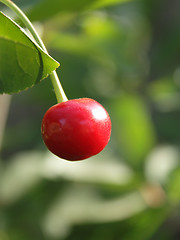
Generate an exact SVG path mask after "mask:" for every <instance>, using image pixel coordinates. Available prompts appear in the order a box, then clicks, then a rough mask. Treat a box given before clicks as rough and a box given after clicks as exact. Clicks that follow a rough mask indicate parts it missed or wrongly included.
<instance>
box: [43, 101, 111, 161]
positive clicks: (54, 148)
mask: <svg viewBox="0 0 180 240" xmlns="http://www.w3.org/2000/svg"><path fill="white" fill-rule="evenodd" d="M41 133H42V138H43V140H44V143H45V144H46V146H47V148H48V149H49V150H50V151H51V152H52V153H54V154H55V155H57V156H59V157H60V158H63V159H66V160H71V161H75V160H82V159H86V158H89V157H91V156H93V155H96V154H98V153H99V152H101V151H102V150H103V149H104V148H105V146H106V145H107V143H108V141H109V139H110V135H111V120H110V117H109V115H108V113H107V111H106V110H105V109H104V107H103V106H102V105H101V104H100V103H98V102H96V101H95V100H93V99H89V98H80V99H73V100H68V101H66V102H62V103H58V104H56V105H54V106H52V107H51V108H49V109H48V110H47V112H46V113H45V115H44V117H43V120H42V126H41Z"/></svg>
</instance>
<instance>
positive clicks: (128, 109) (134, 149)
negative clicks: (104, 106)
mask: <svg viewBox="0 0 180 240" xmlns="http://www.w3.org/2000/svg"><path fill="white" fill-rule="evenodd" d="M113 119H114V120H113ZM112 120H113V126H114V128H115V129H116V132H115V133H114V134H115V138H116V140H117V143H118V146H119V149H120V151H121V154H123V155H124V158H125V159H126V160H127V161H128V162H129V163H130V164H131V165H132V166H133V167H140V166H142V164H143V161H144V160H145V157H146V156H147V154H148V153H149V151H150V150H151V149H152V147H153V146H154V144H155V141H156V136H155V130H154V127H153V123H152V121H151V117H150V114H149V112H148V109H147V106H146V105H145V103H144V100H143V98H141V97H139V96H138V95H135V94H134V95H129V94H124V95H123V96H121V97H120V98H119V99H118V100H116V101H115V102H113V103H112Z"/></svg>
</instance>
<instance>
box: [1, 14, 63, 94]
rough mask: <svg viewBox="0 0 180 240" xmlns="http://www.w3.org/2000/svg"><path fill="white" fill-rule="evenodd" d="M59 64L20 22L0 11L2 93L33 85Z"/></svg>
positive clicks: (13, 91) (17, 90)
mask: <svg viewBox="0 0 180 240" xmlns="http://www.w3.org/2000/svg"><path fill="white" fill-rule="evenodd" d="M58 66H59V63H57V62H56V61H55V60H53V59H52V58H51V57H50V56H49V55H47V54H46V53H45V52H44V51H42V50H41V49H40V48H39V47H38V46H37V45H36V44H35V43H34V42H32V40H30V38H29V37H28V36H27V35H26V34H25V33H24V32H23V31H22V30H21V29H20V28H19V27H18V25H16V24H15V23H14V22H13V21H11V20H10V19H9V18H8V17H6V16H5V15H4V14H2V13H0V93H15V92H19V91H21V90H24V89H27V88H29V87H32V86H33V85H34V84H37V83H38V82H39V81H40V80H42V79H44V78H46V77H47V76H48V75H49V74H50V73H51V72H52V71H53V70H55V69H56V68H57V67H58Z"/></svg>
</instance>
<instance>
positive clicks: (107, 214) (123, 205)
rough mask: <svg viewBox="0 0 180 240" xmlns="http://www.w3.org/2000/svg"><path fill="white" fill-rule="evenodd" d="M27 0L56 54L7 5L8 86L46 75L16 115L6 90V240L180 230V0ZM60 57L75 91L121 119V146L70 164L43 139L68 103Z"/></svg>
mask: <svg viewBox="0 0 180 240" xmlns="http://www.w3.org/2000/svg"><path fill="white" fill-rule="evenodd" d="M15 2H16V3H17V4H18V5H19V6H20V7H21V8H22V9H23V10H24V11H25V12H26V13H27V15H28V16H29V17H30V19H31V20H32V21H35V22H34V26H35V27H36V29H37V30H38V32H39V33H41V35H42V38H43V41H44V42H45V45H46V46H47V49H48V52H49V53H50V55H51V56H53V59H52V58H51V57H50V56H49V55H47V54H46V53H44V52H43V51H42V50H41V49H40V48H38V46H37V45H36V44H35V43H34V42H33V40H31V37H30V38H29V37H28V36H27V34H28V33H27V32H26V33H24V30H22V29H21V30H20V29H19V28H18V27H17V25H15V24H14V22H12V21H11V20H10V19H9V18H6V17H5V16H4V15H3V14H0V63H1V64H0V84H1V86H0V87H1V88H0V89H3V88H4V89H6V91H5V90H1V92H8V93H11V92H17V91H19V90H22V89H26V88H27V87H30V86H32V85H34V84H36V83H38V84H36V85H35V86H34V87H33V88H30V89H26V91H22V92H20V93H18V94H14V95H13V96H12V97H11V98H12V100H11V105H10V108H9V113H8V117H7V121H6V119H5V114H6V112H7V107H8V104H7V103H6V97H7V96H6V95H1V96H0V105H1V106H0V107H1V114H0V132H4V136H3V142H2V146H1V161H0V206H1V210H0V240H32V239H34V240H46V239H47V240H72V239H73V240H76V239H78V240H81V239H82V240H84V239H87V240H99V239H103V240H119V239H122V240H131V239H134V240H154V239H159V240H175V239H179V236H180V232H179V216H180V212H179V205H180V194H179V182H180V177H179V176H180V175H179V171H180V166H179V159H180V152H179V144H180V135H179V132H180V125H179V116H180V105H179V90H180V81H179V79H180V68H179V57H178V56H179V53H180V48H179V42H180V35H179V23H180V21H179V16H180V14H179V9H180V8H179V2H178V1H175V0H174V1H170V0H167V1H161V0H158V1H151V0H147V1H143V0H139V1H125V0H123V1H122V0H121V1H120V0H116V1H115V0H112V1H110V0H93V1H72V0H71V1H70V0H69V1H65V0H59V1H55V0H51V1H50V0H41V1H40V0H39V1H34V0H33V1H32V0H31V1H30V0H19V1H15ZM0 8H1V9H2V11H3V13H5V14H6V15H8V16H11V17H12V18H13V19H14V20H15V21H16V22H17V23H18V24H19V26H21V27H24V26H23V25H22V24H21V22H20V21H19V20H18V19H17V18H16V16H14V15H13V14H12V13H11V12H9V10H7V8H6V7H4V6H2V5H0ZM172 16H173V17H172ZM4 21H6V25H4ZM5 26H6V27H5ZM5 31H6V33H5ZM54 59H56V60H57V62H60V63H61V66H60V67H59V68H58V69H57V72H58V75H59V76H60V79H61V82H62V85H63V87H64V89H65V92H66V93H67V96H68V97H69V98H70V99H73V98H79V97H90V98H94V99H96V100H97V101H99V102H100V103H101V104H102V105H104V106H105V107H106V109H107V110H108V112H109V114H110V116H111V119H112V137H111V140H110V143H109V145H108V146H107V148H106V149H105V150H104V151H103V152H102V153H100V154H99V155H97V156H95V157H93V158H91V159H87V160H85V161H81V162H76V163H72V162H67V161H65V160H61V159H58V158H57V157H55V156H53V155H52V154H51V153H49V152H47V150H46V148H45V146H44V145H43V142H42V139H41V135H40V125H41V120H42V118H43V115H44V113H45V112H46V110H47V109H48V108H49V107H50V106H51V105H53V104H55V103H56V100H55V95H54V92H53V90H52V86H51V82H50V79H49V78H46V79H44V80H43V81H40V80H41V79H43V78H44V77H45V76H47V75H48V74H50V72H51V71H52V70H54V69H55V68H57V67H58V63H57V62H56V61H55V60H54ZM36 61H37V62H38V64H36ZM29 67H30V68H29ZM27 71H30V73H29V72H28V73H29V74H26V73H27ZM5 73H6V74H5ZM14 73H16V74H14ZM27 75H28V76H29V78H28V77H27V78H26V77H24V76H27ZM3 76H4V77H3ZM30 76H31V77H30ZM12 79H13V81H12ZM13 82H14V83H15V82H16V84H13ZM2 86H3V88H2ZM3 116H4V118H3ZM5 121H6V127H5V129H4V122H5ZM3 129H4V131H3Z"/></svg>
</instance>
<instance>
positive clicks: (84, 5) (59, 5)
mask: <svg viewBox="0 0 180 240" xmlns="http://www.w3.org/2000/svg"><path fill="white" fill-rule="evenodd" d="M129 1H131V0H86V1H84V0H79V1H76V0H44V1H41V2H39V3H38V4H36V5H35V6H34V8H32V9H31V10H30V11H29V13H28V16H29V18H30V19H31V20H32V21H37V20H43V19H47V18H49V17H52V16H54V15H56V14H58V13H69V12H70V13H71V12H73V13H74V12H80V11H83V10H89V9H90V10H92V9H97V8H102V7H107V6H111V5H115V4H120V3H124V2H129Z"/></svg>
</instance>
